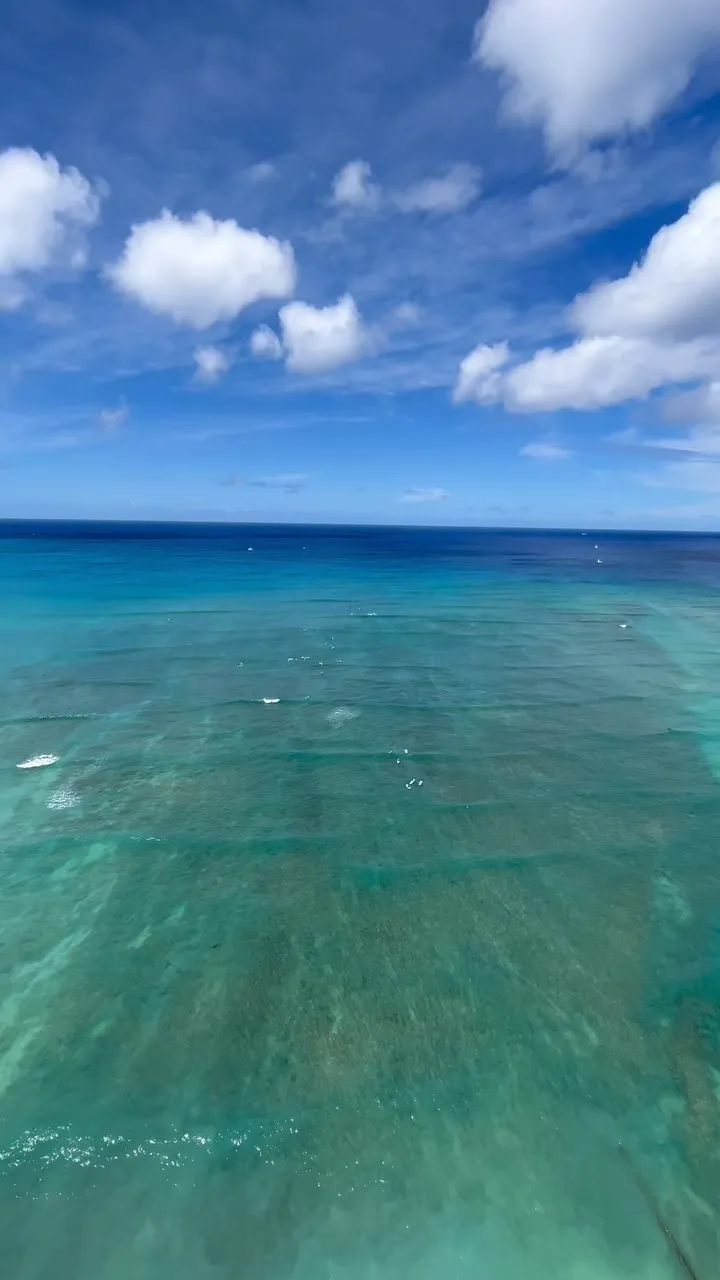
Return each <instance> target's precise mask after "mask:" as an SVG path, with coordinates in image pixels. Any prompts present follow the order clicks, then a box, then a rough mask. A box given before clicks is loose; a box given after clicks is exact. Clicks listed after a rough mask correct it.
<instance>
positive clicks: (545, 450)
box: [520, 440, 572, 462]
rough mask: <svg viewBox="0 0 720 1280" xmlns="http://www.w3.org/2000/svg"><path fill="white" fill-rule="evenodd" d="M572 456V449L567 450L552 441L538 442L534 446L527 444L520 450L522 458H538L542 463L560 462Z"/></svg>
mask: <svg viewBox="0 0 720 1280" xmlns="http://www.w3.org/2000/svg"><path fill="white" fill-rule="evenodd" d="M571 455H572V450H571V449H565V448H564V447H563V446H562V445H561V444H553V442H552V440H536V441H535V442H534V443H532V444H526V445H525V447H524V449H521V450H520V457H521V458H537V459H538V460H540V461H541V462H560V461H562V459H563V458H569V457H571Z"/></svg>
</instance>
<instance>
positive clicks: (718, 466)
mask: <svg viewBox="0 0 720 1280" xmlns="http://www.w3.org/2000/svg"><path fill="white" fill-rule="evenodd" d="M642 481H643V484H644V485H646V486H647V487H648V488H650V489H684V490H687V491H688V492H693V493H720V462H701V461H700V460H699V459H689V460H688V461H686V462H671V463H669V464H668V466H666V467H662V468H661V470H660V471H658V472H655V473H654V474H652V475H647V476H643V477H642Z"/></svg>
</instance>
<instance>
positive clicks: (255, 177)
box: [246, 160, 277, 184]
mask: <svg viewBox="0 0 720 1280" xmlns="http://www.w3.org/2000/svg"><path fill="white" fill-rule="evenodd" d="M246 173H247V176H248V178H249V180H250V182H253V183H255V184H260V183H262V182H271V181H272V179H273V178H276V177H277V169H276V168H275V165H274V164H272V163H271V161H270V160H260V161H259V163H258V164H252V165H251V166H250V168H249V169H247V170H246Z"/></svg>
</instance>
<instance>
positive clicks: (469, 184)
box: [395, 164, 481, 213]
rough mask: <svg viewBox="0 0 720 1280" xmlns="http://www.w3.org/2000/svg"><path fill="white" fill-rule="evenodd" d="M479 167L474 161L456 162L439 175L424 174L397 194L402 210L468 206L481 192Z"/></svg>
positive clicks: (452, 210) (445, 210)
mask: <svg viewBox="0 0 720 1280" xmlns="http://www.w3.org/2000/svg"><path fill="white" fill-rule="evenodd" d="M480 176H481V175H480V170H479V169H476V168H475V167H474V165H471V164H456V165H453V166H452V168H450V169H448V171H447V173H445V174H443V175H441V176H440V177H437V178H424V179H423V180H422V182H416V183H414V184H413V185H412V186H410V187H408V188H407V190H406V191H401V192H399V193H398V194H397V195H396V196H395V203H396V205H397V207H398V209H400V210H401V211H402V212H403V213H455V212H457V210H459V209H465V208H467V206H468V205H469V204H472V202H473V200H474V199H475V198H476V196H477V195H478V194H479V191H480Z"/></svg>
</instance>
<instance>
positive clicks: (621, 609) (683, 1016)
mask: <svg viewBox="0 0 720 1280" xmlns="http://www.w3.org/2000/svg"><path fill="white" fill-rule="evenodd" d="M719 588H720V538H717V537H711V536H708V537H700V536H694V535H665V534H651V535H647V534H608V533H603V534H598V533H593V532H592V531H585V533H583V532H582V531H578V532H576V533H575V532H551V533H535V532H528V531H517V532H514V531H509V532H483V531H472V530H429V529H427V530H420V529H415V530H407V529H397V528H393V529H370V528H368V529H353V528H321V527H314V528H313V527H308V528H301V527H293V526H252V527H251V526H244V527H232V526H219V525H215V526H197V525H112V524H81V523H47V524H44V523H36V522H6V523H4V524H2V523H0V592H1V600H2V611H1V615H0V676H1V678H2V690H3V700H2V707H1V708H0V721H1V725H0V728H1V733H0V1100H1V1102H2V1110H1V1112H0V1115H1V1118H2V1121H1V1122H2V1130H1V1132H0V1243H1V1244H2V1251H3V1257H4V1260H5V1261H4V1266H5V1268H6V1274H8V1275H10V1276H12V1277H13V1280H15V1278H16V1277H17V1278H18V1280H125V1278H126V1277H130V1276H132V1277H133V1280H135V1278H136V1277H137V1278H138V1280H156V1278H158V1280H159V1278H160V1277H162V1280H165V1277H172V1278H173V1280H211V1278H217V1280H235V1277H245V1276H247V1277H248V1278H252V1280H264V1278H265V1277H267V1278H268V1280H286V1278H287V1280H345V1278H347V1280H351V1278H352V1280H356V1278H359V1277H363V1278H365V1277H368V1278H369V1277H372V1278H373V1280H375V1278H377V1280H384V1278H385V1277H388V1278H392V1280H400V1277H403V1278H405V1277H418V1278H419V1280H430V1278H431V1277H432V1278H434V1277H436V1276H437V1277H440V1276H441V1277H443V1280H450V1278H451V1277H462V1278H464V1277H466V1276H467V1277H470V1276H472V1277H477V1276H481V1277H487V1278H488V1280H521V1278H522V1280H526V1278H527V1277H532V1280H546V1278H547V1280H551V1278H552V1280H555V1278H558V1280H564V1278H565V1277H567V1278H568V1280H609V1278H610V1277H626V1276H627V1277H635V1276H637V1277H642V1278H643V1280H651V1278H652V1280H658V1278H661V1277H672V1276H675V1275H677V1274H678V1270H677V1262H676V1261H675V1260H674V1259H673V1256H672V1253H671V1251H670V1250H669V1248H668V1243H667V1240H666V1238H665V1236H664V1235H663V1233H662V1232H661V1231H660V1230H659V1229H658V1227H657V1224H656V1222H655V1220H654V1217H653V1214H652V1213H651V1211H650V1210H649V1208H648V1204H647V1201H646V1197H645V1195H644V1193H643V1192H642V1191H641V1190H640V1188H639V1185H638V1181H637V1179H636V1176H635V1173H634V1172H633V1170H637V1172H638V1173H639V1175H640V1177H641V1179H642V1180H643V1181H644V1183H646V1184H647V1186H648V1188H649V1191H650V1196H651V1198H652V1199H653V1201H654V1202H656V1204H657V1205H658V1206H659V1207H660V1210H661V1212H662V1213H663V1214H664V1215H666V1217H667V1219H668V1221H669V1222H670V1223H671V1225H672V1229H673V1230H674V1231H676V1233H677V1235H678V1237H679V1238H680V1239H681V1241H682V1243H683V1247H685V1248H686V1250H687V1252H688V1253H689V1254H690V1255H691V1256H692V1257H693V1259H694V1260H695V1262H696V1265H697V1268H698V1272H699V1274H700V1275H701V1276H702V1275H705V1276H708V1277H709V1276H710V1275H712V1274H714V1273H715V1270H716V1269H717V1257H718V1256H720V1255H719V1253H718V1218H717V1214H718V1205H719V1204H720V848H719V846H720V823H719V821H718V819H719V818H720V661H719V655H720V595H719V594H718V589H719ZM42 757H49V758H51V759H53V758H55V757H56V759H53V763H47V764H38V766H37V767H30V768H21V769H19V768H18V767H17V766H18V765H22V764H28V763H29V762H30V763H33V762H36V761H38V758H42ZM620 1144H622V1146H623V1148H624V1149H625V1150H626V1151H627V1152H628V1153H629V1156H630V1163H629V1164H628V1163H627V1162H626V1160H625V1159H624V1158H622V1157H621V1155H620V1153H619V1146H620Z"/></svg>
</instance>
